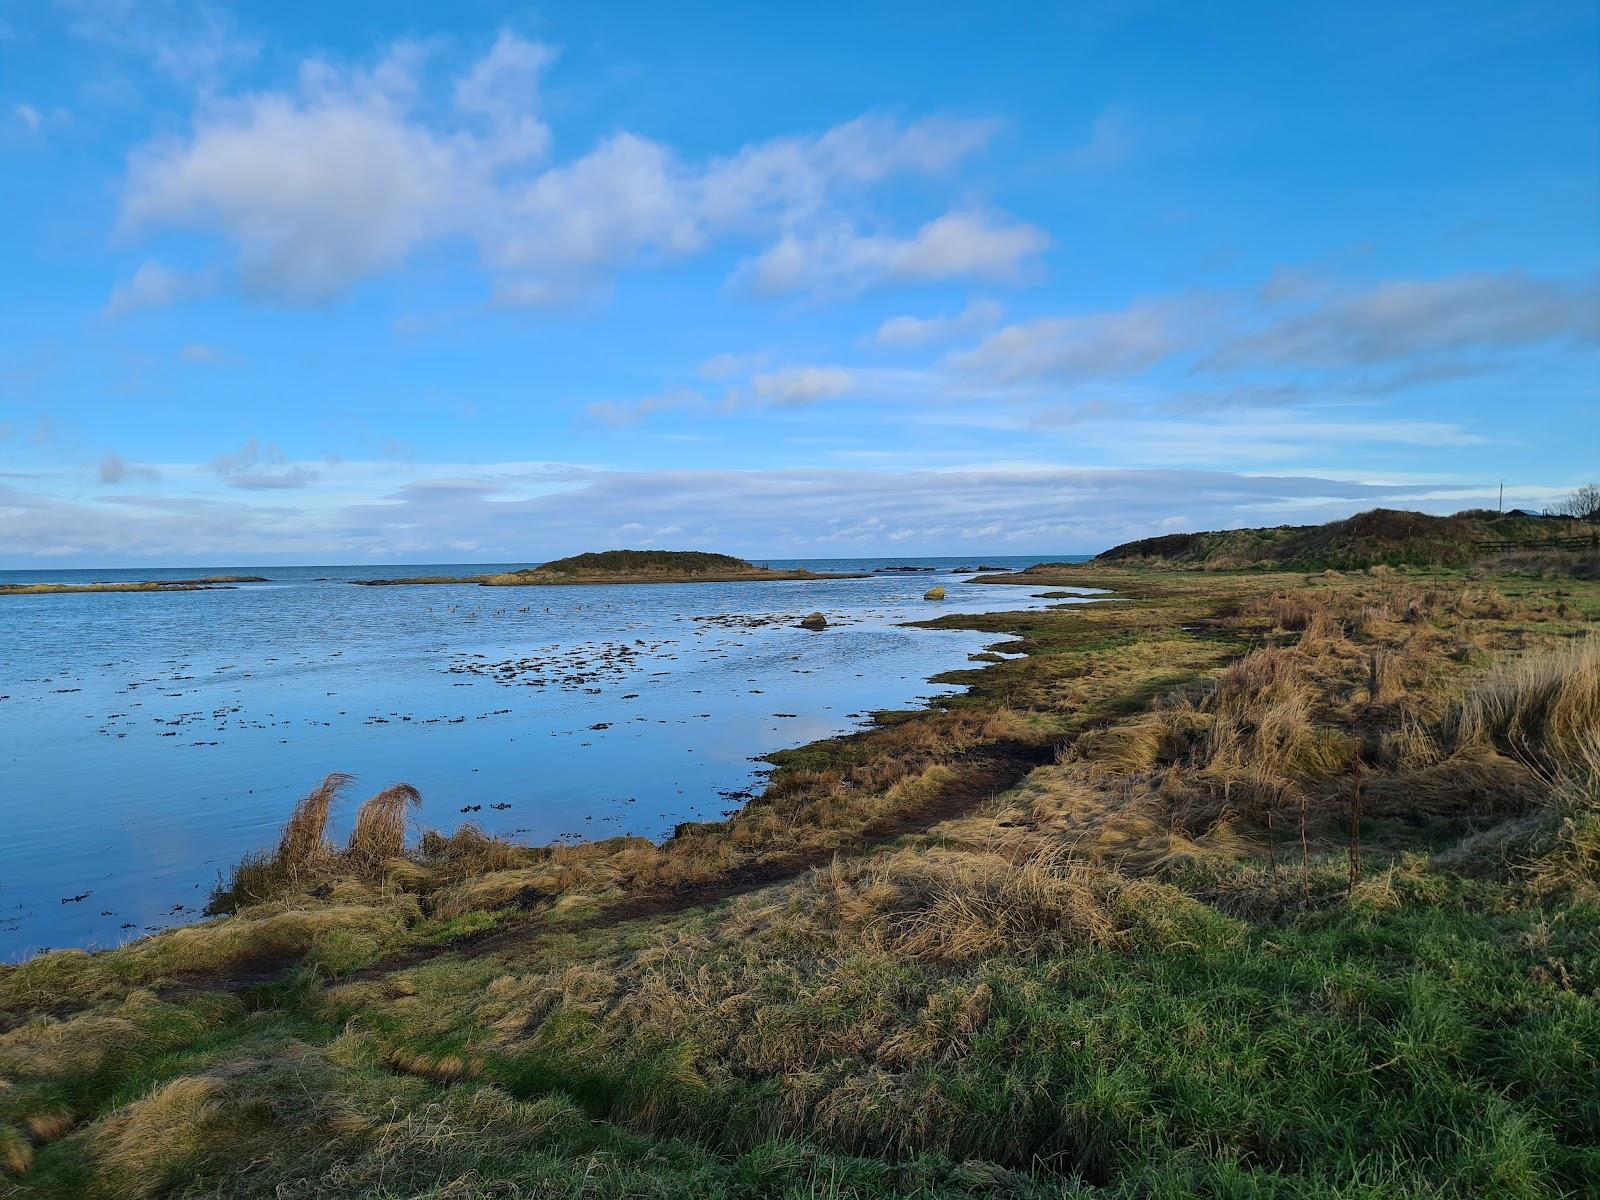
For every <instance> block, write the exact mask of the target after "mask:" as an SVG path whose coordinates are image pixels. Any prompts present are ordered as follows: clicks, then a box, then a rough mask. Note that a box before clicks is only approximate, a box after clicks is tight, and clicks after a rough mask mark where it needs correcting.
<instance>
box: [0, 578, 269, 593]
mask: <svg viewBox="0 0 1600 1200" xmlns="http://www.w3.org/2000/svg"><path fill="white" fill-rule="evenodd" d="M266 582H267V578H266V576H264V575H205V576H202V577H201V578H199V579H140V580H129V581H128V582H126V583H121V582H116V583H6V584H0V596H58V595H63V594H68V595H75V594H78V593H82V592H205V591H211V590H214V589H216V588H229V587H233V586H234V585H235V584H240V583H266Z"/></svg>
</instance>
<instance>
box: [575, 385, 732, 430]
mask: <svg viewBox="0 0 1600 1200" xmlns="http://www.w3.org/2000/svg"><path fill="white" fill-rule="evenodd" d="M710 407H711V404H710V401H708V400H707V399H706V398H705V396H703V395H702V394H701V393H699V392H697V391H694V390H693V389H691V388H681V389H678V390H676V391H669V392H659V393H657V394H656V395H654V396H646V397H645V398H644V399H643V400H638V401H635V402H634V403H632V404H622V403H617V402H615V401H609V400H603V401H600V402H599V403H597V404H591V405H589V406H588V407H587V408H586V409H585V410H584V413H585V415H586V416H587V417H588V418H589V419H590V420H591V421H594V422H596V423H598V424H601V425H608V426H610V427H611V428H613V429H620V428H623V427H625V426H628V425H636V424H638V423H639V422H640V421H642V420H643V419H644V418H645V417H647V416H650V415H651V414H652V413H659V412H681V411H698V410H705V409H708V408H710Z"/></svg>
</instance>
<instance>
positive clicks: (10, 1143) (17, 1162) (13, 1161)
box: [0, 1123, 33, 1175]
mask: <svg viewBox="0 0 1600 1200" xmlns="http://www.w3.org/2000/svg"><path fill="white" fill-rule="evenodd" d="M31 1166H33V1146H32V1144H31V1143H30V1142H29V1141H28V1139H27V1137H26V1136H25V1135H24V1134H23V1132H22V1131H21V1130H20V1129H14V1128H13V1127H12V1126H10V1125H7V1124H4V1123H0V1171H5V1172H6V1173H7V1174H10V1175H22V1174H25V1173H26V1172H27V1170H28V1168H29V1167H31Z"/></svg>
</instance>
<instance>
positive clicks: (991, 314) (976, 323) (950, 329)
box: [872, 299, 1002, 350]
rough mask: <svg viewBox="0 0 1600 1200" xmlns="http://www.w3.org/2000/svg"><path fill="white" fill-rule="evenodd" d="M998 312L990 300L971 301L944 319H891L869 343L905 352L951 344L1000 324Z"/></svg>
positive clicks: (881, 326) (904, 317)
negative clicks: (934, 345) (912, 349)
mask: <svg viewBox="0 0 1600 1200" xmlns="http://www.w3.org/2000/svg"><path fill="white" fill-rule="evenodd" d="M1001 311H1002V310H1001V308H1000V306H999V305H998V304H996V303H995V302H994V301H993V300H982V299H980V300H973V301H972V302H971V303H969V304H968V305H967V306H966V308H964V309H962V310H961V311H960V312H958V313H955V314H954V315H952V316H947V317H911V316H900V317H890V318H889V319H888V320H886V321H885V322H884V323H883V324H882V325H880V326H878V332H877V333H876V334H874V335H873V338H872V340H873V341H874V342H875V343H876V344H877V345H879V346H883V347H885V348H887V349H892V350H906V349H911V348H913V347H916V346H926V345H930V344H933V343H938V342H947V341H952V340H954V339H955V338H958V337H965V336H967V335H969V334H973V333H976V332H978V331H979V330H983V329H988V328H990V327H991V326H993V325H994V324H995V323H996V322H998V321H999V320H1000V315H1001Z"/></svg>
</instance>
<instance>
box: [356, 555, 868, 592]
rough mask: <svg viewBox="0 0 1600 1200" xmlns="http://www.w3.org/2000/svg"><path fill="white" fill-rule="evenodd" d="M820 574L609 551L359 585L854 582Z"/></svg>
mask: <svg viewBox="0 0 1600 1200" xmlns="http://www.w3.org/2000/svg"><path fill="white" fill-rule="evenodd" d="M851 578H856V577H855V576H850V575H827V574H821V573H819V572H816V571H805V570H792V571H779V570H775V569H773V568H771V567H758V566H756V564H754V563H751V562H746V561H745V560H744V559H742V558H735V557H734V556H733V555H731V554H712V553H709V552H707V551H703V550H604V551H598V552H591V553H588V554H574V555H573V556H572V557H571V558H558V559H556V560H555V561H553V562H547V563H545V564H543V565H542V566H538V567H528V568H526V569H525V570H521V571H501V572H498V573H496V574H492V575H430V576H422V577H418V578H415V579H403V578H401V579H356V580H352V582H353V583H356V584H359V585H360V586H362V587H398V586H403V585H405V584H428V583H434V584H439V583H455V584H464V583H474V584H479V585H481V586H483V587H540V586H546V587H547V586H551V585H559V584H574V583H754V582H762V581H771V580H780V579H851Z"/></svg>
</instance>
